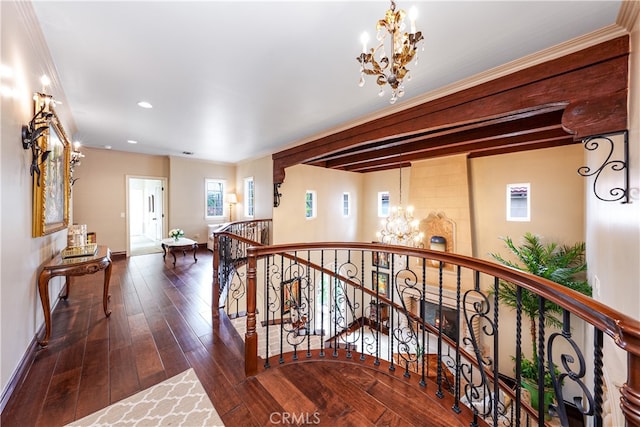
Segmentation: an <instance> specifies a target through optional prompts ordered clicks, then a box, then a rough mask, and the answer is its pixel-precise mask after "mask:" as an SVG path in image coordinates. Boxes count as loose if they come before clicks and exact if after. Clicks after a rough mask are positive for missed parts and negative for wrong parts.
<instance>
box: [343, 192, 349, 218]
mask: <svg viewBox="0 0 640 427" xmlns="http://www.w3.org/2000/svg"><path fill="white" fill-rule="evenodd" d="M349 215H351V194H349V193H342V216H344V217H348V216H349Z"/></svg>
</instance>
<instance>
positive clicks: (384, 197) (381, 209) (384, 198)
mask: <svg viewBox="0 0 640 427" xmlns="http://www.w3.org/2000/svg"><path fill="white" fill-rule="evenodd" d="M378 216H379V217H384V218H386V217H388V216H389V192H388V191H380V192H379V193H378Z"/></svg>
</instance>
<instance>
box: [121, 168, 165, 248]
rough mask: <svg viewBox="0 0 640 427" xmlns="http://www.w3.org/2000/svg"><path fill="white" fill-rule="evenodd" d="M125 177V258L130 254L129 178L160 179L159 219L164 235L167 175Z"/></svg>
mask: <svg viewBox="0 0 640 427" xmlns="http://www.w3.org/2000/svg"><path fill="white" fill-rule="evenodd" d="M125 179H126V185H125V206H126V219H125V223H126V227H125V229H126V231H125V232H126V242H127V258H128V257H130V256H131V235H130V230H131V225H130V223H129V221H130V218H131V212H130V211H129V209H130V207H129V187H130V185H131V180H132V179H149V180H155V181H160V182H161V183H162V188H163V191H162V215H161V221H162V226H161V228H162V235H163V236H166V235H167V214H166V212H167V193H168V191H167V177H164V176H148V175H125Z"/></svg>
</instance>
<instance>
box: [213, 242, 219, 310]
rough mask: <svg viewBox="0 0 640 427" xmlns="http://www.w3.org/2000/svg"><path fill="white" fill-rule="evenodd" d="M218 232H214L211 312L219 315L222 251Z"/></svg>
mask: <svg viewBox="0 0 640 427" xmlns="http://www.w3.org/2000/svg"><path fill="white" fill-rule="evenodd" d="M219 249H220V247H219V240H218V234H217V233H213V295H212V298H211V314H212V315H213V317H217V316H218V312H219V311H220V251H219Z"/></svg>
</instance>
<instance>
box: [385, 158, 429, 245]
mask: <svg viewBox="0 0 640 427" xmlns="http://www.w3.org/2000/svg"><path fill="white" fill-rule="evenodd" d="M419 224H420V223H419V221H418V220H417V219H414V218H413V206H408V207H407V208H406V209H405V208H404V207H403V206H402V168H400V204H399V206H392V207H391V213H390V214H389V216H388V217H387V218H385V219H384V220H383V221H382V229H381V230H380V231H378V233H377V236H378V240H380V242H382V243H386V244H390V245H402V246H411V247H416V248H417V247H422V239H423V237H424V233H422V232H421V231H420V229H419V228H418V226H419Z"/></svg>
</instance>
